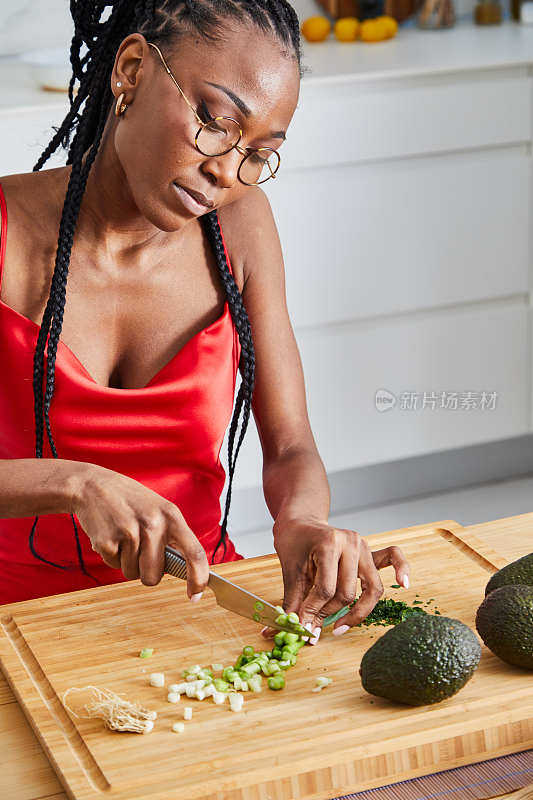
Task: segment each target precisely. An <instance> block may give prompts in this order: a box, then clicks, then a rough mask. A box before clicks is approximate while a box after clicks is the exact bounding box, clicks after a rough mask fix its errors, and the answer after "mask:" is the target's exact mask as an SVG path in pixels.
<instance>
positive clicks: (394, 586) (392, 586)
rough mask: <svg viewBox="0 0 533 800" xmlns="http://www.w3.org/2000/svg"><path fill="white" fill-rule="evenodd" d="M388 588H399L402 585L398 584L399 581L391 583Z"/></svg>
mask: <svg viewBox="0 0 533 800" xmlns="http://www.w3.org/2000/svg"><path fill="white" fill-rule="evenodd" d="M390 588H391V589H401V588H402V587H401V586H400V584H399V583H392V584H391V587H390Z"/></svg>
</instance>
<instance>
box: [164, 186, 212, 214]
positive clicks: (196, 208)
mask: <svg viewBox="0 0 533 800" xmlns="http://www.w3.org/2000/svg"><path fill="white" fill-rule="evenodd" d="M172 185H173V186H174V188H175V189H176V191H177V193H178V196H179V198H180V200H181V202H182V203H183V205H184V206H186V207H187V208H188V209H189V211H192V212H193V214H199V213H200V214H205V212H206V211H208V210H209V209H210V208H211V206H206V205H205V204H204V203H199V202H198V200H195V198H194V197H193V196H192V195H191V194H189V192H188V191H187V190H186V189H184V188H183V187H182V186H180V185H179V184H177V183H175V182H174V183H173V184H172Z"/></svg>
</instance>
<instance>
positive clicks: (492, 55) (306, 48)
mask: <svg viewBox="0 0 533 800" xmlns="http://www.w3.org/2000/svg"><path fill="white" fill-rule="evenodd" d="M302 51H303V52H302V62H303V64H304V66H309V67H311V70H312V71H311V72H308V73H306V75H305V76H304V77H303V78H302V82H303V81H305V82H307V83H310V84H312V83H333V82H335V83H338V82H343V81H354V80H362V81H364V80H376V79H383V78H388V79H390V78H402V77H408V76H416V75H431V74H436V73H445V72H456V71H463V70H478V69H491V68H498V67H510V66H520V65H529V64H533V25H521V24H519V23H517V22H512V21H505V22H503V23H502V24H501V25H487V26H483V25H475V24H474V23H473V22H472V21H463V20H462V21H460V22H458V23H457V25H456V26H455V27H453V28H449V29H446V30H437V31H428V30H422V29H420V28H417V27H415V26H413V25H409V26H408V27H402V26H400V29H399V31H398V34H397V36H395V37H394V39H388V40H386V41H384V42H373V43H366V42H361V41H356V42H338V41H337V40H336V39H334V38H330V39H328V40H327V41H325V42H313V43H311V42H307V41H305V40H303V44H302Z"/></svg>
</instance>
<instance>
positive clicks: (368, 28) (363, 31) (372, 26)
mask: <svg viewBox="0 0 533 800" xmlns="http://www.w3.org/2000/svg"><path fill="white" fill-rule="evenodd" d="M359 36H360V37H361V39H362V40H363V42H381V41H382V40H383V39H386V38H387V32H386V30H385V27H384V25H383V22H382V21H379V20H377V19H365V20H363V22H362V23H361V28H360V31H359Z"/></svg>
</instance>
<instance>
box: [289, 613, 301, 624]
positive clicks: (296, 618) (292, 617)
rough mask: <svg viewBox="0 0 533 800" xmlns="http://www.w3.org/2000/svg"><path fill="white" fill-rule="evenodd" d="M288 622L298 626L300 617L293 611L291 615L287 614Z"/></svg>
mask: <svg viewBox="0 0 533 800" xmlns="http://www.w3.org/2000/svg"><path fill="white" fill-rule="evenodd" d="M287 622H290V623H291V625H298V624H299V622H300V617H299V616H298V614H296V613H295V612H294V611H291V612H290V614H287Z"/></svg>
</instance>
